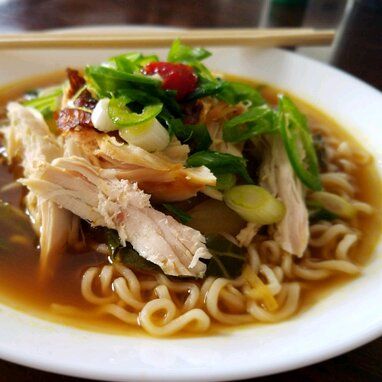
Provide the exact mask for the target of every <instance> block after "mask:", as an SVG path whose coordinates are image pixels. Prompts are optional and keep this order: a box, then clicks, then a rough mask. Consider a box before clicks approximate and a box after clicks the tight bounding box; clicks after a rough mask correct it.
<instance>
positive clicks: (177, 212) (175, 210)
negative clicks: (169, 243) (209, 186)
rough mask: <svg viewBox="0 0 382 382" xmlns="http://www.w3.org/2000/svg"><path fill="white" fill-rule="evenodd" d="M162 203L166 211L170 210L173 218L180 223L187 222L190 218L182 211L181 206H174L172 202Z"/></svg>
mask: <svg viewBox="0 0 382 382" xmlns="http://www.w3.org/2000/svg"><path fill="white" fill-rule="evenodd" d="M162 205H163V207H164V208H166V210H167V211H168V212H170V214H171V215H172V216H173V217H174V218H176V219H177V220H179V221H180V222H181V223H183V224H187V223H188V222H189V221H190V220H191V216H190V215H189V214H188V213H186V212H185V211H183V210H182V209H181V208H179V207H177V206H174V205H173V204H170V203H163V204H162Z"/></svg>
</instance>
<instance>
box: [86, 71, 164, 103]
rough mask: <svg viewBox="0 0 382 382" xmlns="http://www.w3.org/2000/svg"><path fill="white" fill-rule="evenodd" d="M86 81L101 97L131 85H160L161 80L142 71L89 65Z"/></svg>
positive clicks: (153, 86) (150, 86) (152, 86)
mask: <svg viewBox="0 0 382 382" xmlns="http://www.w3.org/2000/svg"><path fill="white" fill-rule="evenodd" d="M85 79H86V82H87V83H88V85H89V86H90V87H92V89H93V90H94V91H95V92H96V93H97V94H98V96H99V98H103V97H104V96H105V95H109V96H110V95H112V94H114V93H116V92H118V91H121V90H123V89H126V88H129V87H131V86H146V87H149V88H155V87H159V86H160V85H161V81H159V80H156V79H154V78H151V77H148V76H144V75H143V74H140V73H135V74H131V73H126V72H125V71H121V70H117V69H113V68H107V67H105V66H88V67H87V68H86V69H85Z"/></svg>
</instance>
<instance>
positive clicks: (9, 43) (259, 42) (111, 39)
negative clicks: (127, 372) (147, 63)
mask: <svg viewBox="0 0 382 382" xmlns="http://www.w3.org/2000/svg"><path fill="white" fill-rule="evenodd" d="M334 34H335V32H334V30H315V29H310V28H289V29H288V28H281V29H190V30H182V31H163V32H162V31H155V32H152V31H144V32H137V31H131V32H126V33H102V34H96V33H78V32H77V33H73V34H72V33H62V32H53V33H47V32H29V33H20V34H9V35H7V34H3V35H0V49H19V48H23V49H40V48H135V47H140V48H142V47H150V48H151V47H167V46H169V45H170V44H171V42H172V41H173V40H174V39H175V38H180V39H181V40H182V42H184V43H185V44H189V45H210V46H227V45H233V46H237V45H249V46H251V45H252V46H297V45H327V44H330V43H331V42H332V41H333V38H334Z"/></svg>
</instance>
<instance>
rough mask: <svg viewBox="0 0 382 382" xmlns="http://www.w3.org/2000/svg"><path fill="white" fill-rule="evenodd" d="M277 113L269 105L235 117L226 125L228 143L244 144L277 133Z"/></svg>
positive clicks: (225, 138)
mask: <svg viewBox="0 0 382 382" xmlns="http://www.w3.org/2000/svg"><path fill="white" fill-rule="evenodd" d="M277 129H278V126H277V123H276V114H275V112H274V111H273V110H272V109H271V108H270V107H269V106H267V105H263V106H258V107H254V108H251V109H249V110H248V111H245V112H244V113H242V114H240V115H238V116H236V117H233V118H232V119H230V120H229V121H227V122H226V123H225V124H224V127H223V139H224V140H225V141H226V142H233V143H237V142H242V141H245V140H247V139H250V138H252V137H255V136H257V135H260V134H264V133H273V132H275V131H277Z"/></svg>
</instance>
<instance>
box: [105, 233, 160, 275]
mask: <svg viewBox="0 0 382 382" xmlns="http://www.w3.org/2000/svg"><path fill="white" fill-rule="evenodd" d="M105 238H106V243H107V246H108V247H109V251H110V254H111V256H110V260H111V262H113V263H115V262H120V263H122V264H124V265H126V266H128V267H131V268H134V269H137V270H140V271H155V272H161V269H160V268H159V267H158V266H157V265H156V264H154V263H152V262H151V261H149V260H146V259H145V258H144V257H142V256H140V255H139V254H138V252H137V251H136V250H135V249H134V248H133V246H132V245H131V244H130V243H127V245H126V247H122V245H121V241H120V239H119V235H118V232H117V231H116V230H114V229H106V230H105Z"/></svg>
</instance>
